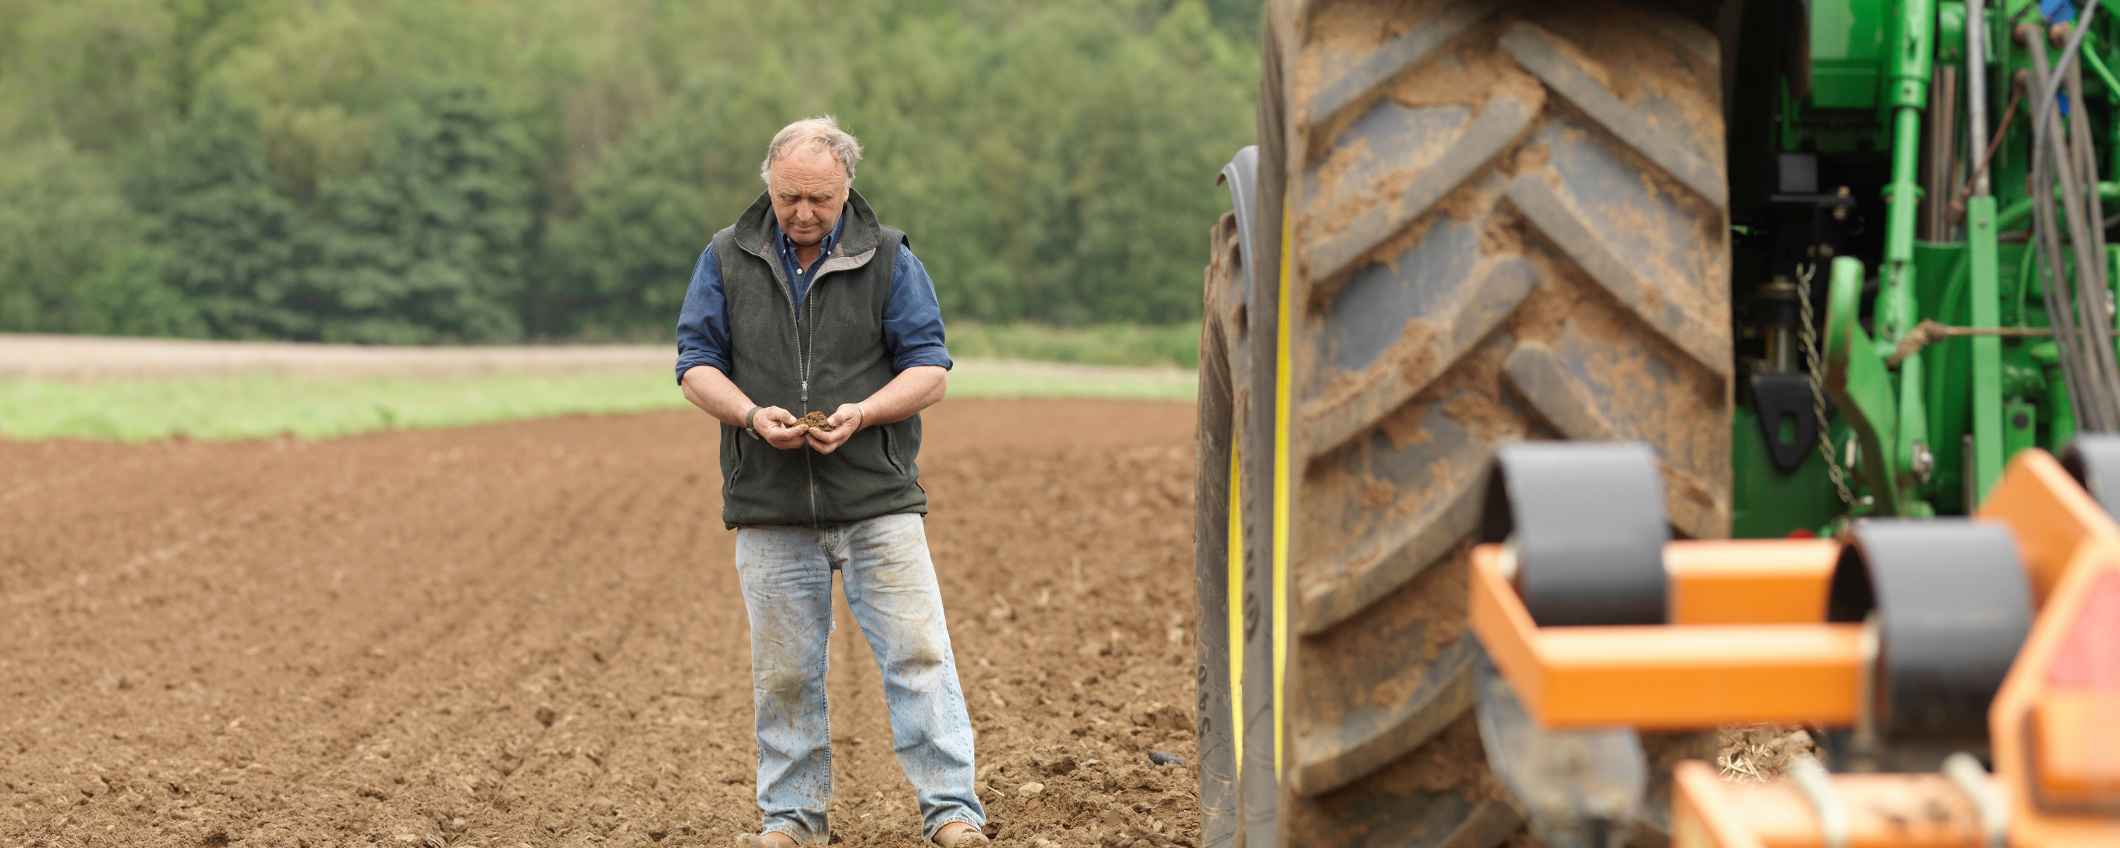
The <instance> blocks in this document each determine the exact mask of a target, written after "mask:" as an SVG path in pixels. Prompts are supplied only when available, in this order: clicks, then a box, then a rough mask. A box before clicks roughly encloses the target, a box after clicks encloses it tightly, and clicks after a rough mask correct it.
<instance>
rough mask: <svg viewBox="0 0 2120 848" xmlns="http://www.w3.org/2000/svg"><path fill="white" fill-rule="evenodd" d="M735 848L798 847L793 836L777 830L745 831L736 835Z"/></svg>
mask: <svg viewBox="0 0 2120 848" xmlns="http://www.w3.org/2000/svg"><path fill="white" fill-rule="evenodd" d="M736 848H800V847H799V846H798V845H797V843H796V842H795V837H792V836H789V835H787V834H786V833H783V832H781V831H778V830H772V831H767V832H765V833H746V834H744V835H742V836H739V837H736Z"/></svg>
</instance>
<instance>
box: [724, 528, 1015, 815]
mask: <svg viewBox="0 0 2120 848" xmlns="http://www.w3.org/2000/svg"><path fill="white" fill-rule="evenodd" d="M833 569H838V570H839V571H840V572H841V574H842V575H843V577H842V582H843V583H844V584H845V587H846V596H847V606H848V607H849V608H850V609H851V610H852V611H853V613H854V620H855V622H856V623H858V624H860V626H861V632H862V635H864V636H866V637H868V641H869V649H870V650H871V651H872V652H873V653H874V654H875V655H876V664H877V666H878V669H879V670H880V671H881V672H882V674H883V693H884V702H885V703H886V704H887V705H888V706H889V709H890V714H891V736H892V739H893V749H894V750H895V751H896V752H897V754H898V765H899V767H900V768H902V769H904V770H905V776H906V779H907V780H908V781H910V782H911V783H912V784H913V789H914V792H915V793H916V794H917V796H918V800H919V802H920V815H921V819H922V822H923V825H924V833H923V835H924V836H926V837H927V838H929V839H932V838H934V835H935V831H937V830H939V829H941V828H942V826H943V825H946V824H948V823H950V822H953V821H962V822H966V823H968V824H970V825H972V826H973V827H985V826H986V810H985V808H984V807H982V806H981V805H980V803H979V796H978V794H977V792H976V790H975V789H974V788H973V786H972V781H973V767H972V737H973V734H972V722H971V717H970V716H969V715H968V714H967V713H966V711H965V706H964V691H963V689H962V688H961V687H960V686H959V685H958V683H957V658H956V655H955V653H953V652H952V651H951V650H950V634H949V629H948V628H947V626H946V625H945V622H944V620H943V615H942V592H941V589H940V588H939V587H937V585H936V583H935V564H934V561H933V560H932V559H930V558H929V556H928V547H927V525H926V521H925V520H924V519H923V517H922V516H919V515H886V516H882V517H879V518H872V519H869V520H867V521H862V522H857V523H854V524H848V525H844V526H839V527H832V528H826V529H810V528H806V527H744V528H740V529H738V530H737V532H736V571H737V574H738V575H739V576H740V577H741V579H742V582H743V599H744V608H745V609H746V610H747V611H748V612H749V614H750V619H751V683H752V698H753V700H754V703H755V705H756V708H757V711H758V808H759V811H760V812H761V813H762V814H763V816H764V825H763V827H762V830H764V831H776V830H777V831H783V832H785V833H787V834H788V835H789V836H791V837H793V838H794V839H795V840H796V841H797V842H800V843H804V844H812V843H814V844H819V845H821V844H824V842H825V840H826V838H827V837H828V836H829V835H830V833H831V830H830V827H829V824H828V819H827V812H826V807H827V805H829V803H830V801H831V795H832V747H831V746H832V737H831V729H830V720H829V719H828V718H827V715H826V712H827V707H826V703H825V664H826V662H827V646H828V645H829V643H830V641H831V636H832V571H833Z"/></svg>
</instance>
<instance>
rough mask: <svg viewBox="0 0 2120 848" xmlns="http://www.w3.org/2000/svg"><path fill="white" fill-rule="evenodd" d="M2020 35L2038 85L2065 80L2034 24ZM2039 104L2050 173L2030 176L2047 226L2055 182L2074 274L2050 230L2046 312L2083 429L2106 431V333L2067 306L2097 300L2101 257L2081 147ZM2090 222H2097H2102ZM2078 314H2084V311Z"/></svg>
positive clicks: (2110, 420)
mask: <svg viewBox="0 0 2120 848" xmlns="http://www.w3.org/2000/svg"><path fill="white" fill-rule="evenodd" d="M2024 34H2025V36H2026V38H2025V42H2026V45H2027V47H2029V48H2030V49H2029V50H2027V53H2029V54H2030V57H2031V60H2032V72H2033V73H2034V74H2035V75H2036V76H2037V77H2038V78H2039V79H2040V80H2042V81H2043V82H2044V83H2045V84H2044V85H2043V86H2041V90H2044V91H2053V90H2054V89H2055V85H2056V83H2060V82H2065V81H2066V79H2067V78H2068V77H2069V74H2068V72H2067V68H2066V67H2057V68H2051V69H2049V67H2048V66H2047V62H2046V45H2045V43H2044V39H2043V38H2041V37H2040V33H2039V32H2038V30H2037V28H2027V30H2026V31H2025V33H2024ZM2081 34H2082V33H2081V31H2078V32H2076V33H2075V35H2076V36H2080V35H2081ZM2069 44H2070V46H2080V45H2081V44H2082V40H2081V39H2080V38H2078V37H2071V38H2070V39H2069ZM2062 55H2063V57H2064V58H2067V57H2068V56H2069V55H2070V54H2069V52H2068V51H2066V50H2064V51H2063V54H2062ZM2078 79H2080V77H2078ZM2079 88H2080V85H2079ZM2051 97H2052V95H2051V94H2050V95H2048V98H2049V99H2051ZM2079 103H2080V101H2079ZM2040 105H2041V108H2040V112H2041V113H2043V114H2044V115H2045V120H2042V121H2035V122H2033V125H2032V130H2033V137H2034V139H2035V141H2034V153H2035V161H2041V162H2044V163H2045V165H2046V169H2047V170H2046V172H2044V173H2046V174H2051V179H2050V180H2049V179H2048V178H2047V177H2045V176H2042V177H2040V178H2035V180H2034V182H2035V184H2036V187H2037V188H2039V189H2044V194H2043V197H2044V198H2045V200H2043V201H2042V202H2041V204H2040V205H2041V207H2042V211H2044V212H2045V214H2046V219H2047V221H2048V222H2049V227H2050V228H2051V227H2052V226H2053V225H2054V223H2055V222H2054V221H2053V215H2052V211H2051V210H2052V207H2051V206H2050V205H2049V203H2050V202H2051V201H2052V199H2053V196H2052V188H2051V186H2050V184H2049V183H2050V182H2051V183H2058V184H2059V185H2060V187H2061V198H2060V200H2061V210H2062V214H2063V217H2065V218H2066V222H2067V226H2068V242H2069V247H2070V248H2071V249H2072V253H2073V254H2074V256H2073V258H2074V259H2075V266H2076V267H2075V269H2074V270H2075V274H2074V275H2069V274H2067V267H2066V266H2067V263H2066V262H2065V261H2063V260H2062V253H2061V244H2060V241H2061V240H2060V237H2059V235H2058V233H2053V232H2051V229H2050V233H2049V235H2048V236H2047V241H2046V244H2048V245H2049V246H2050V247H2052V248H2053V250H2054V251H2055V255H2054V257H2053V259H2052V260H2051V262H2052V264H2053V265H2054V271H2055V276H2054V278H2053V281H2054V285H2053V286H2051V287H2050V289H2049V291H2048V300H2049V301H2053V302H2052V303H2050V305H2049V308H2050V309H2054V310H2059V313H2058V314H2056V315H2049V316H2048V317H2049V319H2050V320H2054V321H2055V322H2056V323H2055V330H2056V341H2058V342H2061V343H2062V345H2061V347H2062V350H2063V351H2064V352H2065V355H2064V357H2063V362H2064V364H2065V365H2067V366H2069V370H2071V371H2072V380H2073V381H2074V382H2075V384H2076V385H2075V387H2074V389H2075V390H2076V391H2077V392H2079V393H2080V394H2078V395H2077V399H2078V403H2077V415H2078V418H2079V420H2080V421H2081V422H2082V423H2083V425H2084V427H2083V429H2087V430H2094V431H2108V430H2111V429H2113V428H2114V426H2115V424H2116V423H2120V421H2116V418H2120V413H2116V407H2120V402H2116V400H2115V399H2114V397H2113V394H2112V392H2113V388H2112V387H2113V382H2114V380H2113V379H2111V378H2108V377H2107V376H2106V374H2107V370H2106V369H2105V368H2104V365H2103V363H2104V362H2105V361H2107V357H2103V356H2100V355H2099V352H2098V351H2097V349H2096V347H2097V345H2098V344H2100V342H2099V340H2100V339H2104V338H2107V337H2106V336H2105V335H2104V334H2097V335H2092V333H2091V330H2090V328H2089V327H2087V326H2082V325H2080V324H2078V323H2077V321H2076V320H2075V319H2076V317H2077V316H2072V315H2069V310H2070V308H2071V307H2072V306H2073V307H2075V308H2077V309H2078V310H2079V312H2080V311H2081V310H2087V309H2088V308H2089V307H2090V304H2094V303H2096V302H2097V301H2096V300H2089V299H2088V298H2087V297H2086V296H2085V292H2084V291H2083V289H2084V287H2085V286H2086V285H2096V284H2097V281H2099V280H2100V279H2101V277H2102V275H2101V274H2099V273H2098V268H2099V265H2098V263H2099V261H2100V258H2099V257H2098V256H2097V254H2096V253H2094V252H2093V251H2094V250H2095V245H2094V243H2093V240H2092V238H2091V230H2092V229H2094V227H2092V226H2090V225H2087V224H2086V223H2085V221H2084V220H2083V219H2084V217H2085V214H2086V212H2087V209H2088V206H2087V199H2086V198H2085V197H2084V191H2083V184H2082V182H2081V177H2080V175H2079V174H2078V173H2077V167H2078V166H2079V165H2080V164H2081V158H2080V152H2079V149H2078V148H2077V146H2076V145H2073V144H2070V143H2069V136H2070V133H2069V132H2068V130H2067V128H2066V127H2064V126H2063V125H2062V123H2061V122H2060V120H2059V116H2058V115H2055V114H2054V113H2053V112H2052V111H2050V110H2048V109H2047V108H2045V107H2047V106H2051V105H2052V104H2051V103H2042V104H2040ZM2076 111H2077V112H2078V113H2080V112H2081V111H2082V108H2081V107H2080V106H2079V107H2078V108H2077V110H2076ZM2094 223H2097V224H2100V225H2102V224H2103V221H2096V222H2094ZM2086 281H2088V283H2086ZM2071 295H2074V297H2071ZM2086 300H2089V303H2086V302H2085V301H2086ZM2071 301H2074V302H2073V303H2071ZM2083 317H2084V318H2085V319H2086V320H2087V319H2088V316H2087V314H2085V315H2084V316H2083Z"/></svg>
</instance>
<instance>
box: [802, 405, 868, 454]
mask: <svg viewBox="0 0 2120 848" xmlns="http://www.w3.org/2000/svg"><path fill="white" fill-rule="evenodd" d="M866 419H867V416H866V415H864V414H863V413H862V411H861V404H858V403H842V404H840V405H839V408H838V409H836V410H833V412H832V414H831V416H830V417H828V418H826V419H825V420H824V425H825V427H826V428H828V429H826V430H823V431H821V432H820V431H817V430H810V431H807V433H806V437H807V438H808V439H809V440H810V449H811V450H814V451H817V452H818V453H821V454H824V453H831V452H833V451H835V450H838V449H839V446H840V445H843V444H846V441H847V439H849V438H852V437H853V435H854V431H856V430H859V429H861V428H862V427H863V426H864V425H866V424H868V421H867V420H866Z"/></svg>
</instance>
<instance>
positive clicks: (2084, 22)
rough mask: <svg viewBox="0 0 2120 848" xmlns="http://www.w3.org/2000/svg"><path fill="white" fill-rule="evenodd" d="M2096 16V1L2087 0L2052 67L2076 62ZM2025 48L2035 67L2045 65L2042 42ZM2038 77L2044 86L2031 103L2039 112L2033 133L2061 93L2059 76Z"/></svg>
mask: <svg viewBox="0 0 2120 848" xmlns="http://www.w3.org/2000/svg"><path fill="white" fill-rule="evenodd" d="M2096 14H2098V0H2088V2H2086V3H2084V4H2083V14H2082V15H2079V16H2077V18H2076V23H2075V29H2074V31H2072V32H2070V33H2069V39H2068V44H2067V45H2066V46H2064V47H2062V48H2061V56H2060V57H2059V58H2057V59H2055V60H2054V67H2056V68H2061V67H2065V66H2067V65H2068V64H2070V63H2072V62H2074V61H2076V53H2077V51H2078V50H2081V49H2082V48H2083V37H2084V36H2085V35H2087V34H2089V33H2090V31H2091V17H2092V16H2094V15H2096ZM2026 47H2027V48H2029V50H2030V52H2031V53H2033V54H2035V58H2034V60H2033V65H2034V66H2035V67H2036V66H2039V65H2043V64H2045V62H2046V45H2045V43H2044V42H2043V41H2041V40H2038V39H2032V40H2029V41H2027V42H2026ZM2039 75H2040V77H2041V78H2042V79H2044V80H2045V84H2043V85H2041V86H2040V87H2039V90H2040V94H2039V99H2038V100H2036V101H2033V103H2034V105H2035V108H2037V109H2038V110H2039V114H2038V116H2037V117H2035V118H2034V119H2033V121H2032V127H2033V129H2034V131H2037V128H2038V127H2040V126H2042V125H2044V124H2045V123H2046V118H2047V116H2049V115H2051V114H2053V111H2054V107H2055V105H2056V102H2057V101H2056V96H2057V95H2059V94H2060V93H2061V78H2060V76H2058V75H2055V76H2051V77H2049V76H2047V74H2046V72H2045V71H2040V72H2039Z"/></svg>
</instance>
